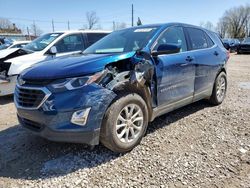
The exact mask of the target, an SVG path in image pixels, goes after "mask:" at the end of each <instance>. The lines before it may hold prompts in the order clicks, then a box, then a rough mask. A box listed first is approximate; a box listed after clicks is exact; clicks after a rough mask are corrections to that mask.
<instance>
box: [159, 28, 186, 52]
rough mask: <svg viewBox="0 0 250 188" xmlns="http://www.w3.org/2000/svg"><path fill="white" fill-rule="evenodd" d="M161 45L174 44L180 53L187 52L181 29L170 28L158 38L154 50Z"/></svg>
mask: <svg viewBox="0 0 250 188" xmlns="http://www.w3.org/2000/svg"><path fill="white" fill-rule="evenodd" d="M162 44H174V45H178V46H180V47H181V50H180V51H181V52H184V51H187V44H186V39H185V35H184V32H183V29H182V27H170V28H168V29H167V30H166V31H164V33H163V34H162V35H161V36H160V38H159V39H158V41H157V44H156V45H155V47H154V50H157V49H158V47H159V46H160V45H162Z"/></svg>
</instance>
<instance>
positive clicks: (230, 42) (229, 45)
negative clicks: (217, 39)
mask: <svg viewBox="0 0 250 188" xmlns="http://www.w3.org/2000/svg"><path fill="white" fill-rule="evenodd" d="M222 41H223V44H224V46H225V48H226V49H227V50H228V51H230V52H236V51H237V49H238V46H239V45H240V40H239V39H230V38H228V39H222Z"/></svg>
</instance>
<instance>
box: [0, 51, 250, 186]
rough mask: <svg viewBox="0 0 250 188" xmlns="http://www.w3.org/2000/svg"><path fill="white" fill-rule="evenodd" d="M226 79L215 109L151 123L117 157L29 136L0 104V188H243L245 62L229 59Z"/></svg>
mask: <svg viewBox="0 0 250 188" xmlns="http://www.w3.org/2000/svg"><path fill="white" fill-rule="evenodd" d="M228 78H229V88H228V93H227V98H226V100H225V101H224V103H223V104H222V105H220V106H216V107H213V106H210V105H209V104H207V103H206V102H205V101H200V102H197V103H195V104H192V105H189V106H187V107H184V108H182V109H179V110H176V111H174V112H171V113H169V114H167V115H164V116H161V117H160V118H157V119H156V120H155V121H154V122H153V123H151V124H150V126H149V129H148V132H147V135H146V136H145V137H144V139H143V140H142V143H141V145H139V146H138V147H136V148H135V149H134V150H133V151H131V152H129V153H127V154H125V155H117V154H113V153H112V152H110V151H109V150H107V149H106V148H104V147H103V146H97V147H95V149H94V150H90V149H87V148H86V147H84V146H82V145H76V144H63V143H53V142H49V141H46V140H44V139H41V138H38V137H36V136H33V135H32V134H30V133H28V132H26V131H25V130H24V129H23V128H22V127H20V126H19V125H18V122H17V119H16V114H15V108H14V104H13V100H12V97H4V98H1V99H0V187H76V186H78V187H93V186H97V187H103V186H108V187H131V186H134V187H141V186H142V185H143V186H146V187H149V186H150V187H160V186H161V187H250V55H231V59H230V61H229V64H228ZM246 82H248V84H249V85H247V83H246Z"/></svg>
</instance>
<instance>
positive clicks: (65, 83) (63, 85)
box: [51, 71, 104, 90]
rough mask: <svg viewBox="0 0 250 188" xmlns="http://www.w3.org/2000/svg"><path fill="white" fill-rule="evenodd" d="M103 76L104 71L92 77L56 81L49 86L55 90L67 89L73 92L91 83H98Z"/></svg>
mask: <svg viewBox="0 0 250 188" xmlns="http://www.w3.org/2000/svg"><path fill="white" fill-rule="evenodd" d="M103 75H104V71H102V72H98V73H96V74H94V75H92V76H83V77H75V78H66V79H61V80H57V81H55V82H54V83H52V84H51V87H52V88H53V89H56V90H61V89H67V90H73V89H78V88H81V87H83V86H85V85H88V84H91V83H93V82H98V81H99V80H100V79H101V78H102V77H103Z"/></svg>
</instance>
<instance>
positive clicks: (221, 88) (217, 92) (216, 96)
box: [209, 72, 227, 105]
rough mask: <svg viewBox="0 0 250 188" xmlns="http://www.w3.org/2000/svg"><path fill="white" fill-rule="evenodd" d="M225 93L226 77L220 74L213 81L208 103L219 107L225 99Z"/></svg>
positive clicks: (222, 73)
mask: <svg viewBox="0 0 250 188" xmlns="http://www.w3.org/2000/svg"><path fill="white" fill-rule="evenodd" d="M226 91H227V75H226V74H225V73H224V72H221V73H220V74H219V75H218V76H217V77H216V79H215V82H214V87H213V93H212V95H211V97H210V99H209V102H210V103H212V104H214V105H219V104H221V103H222V102H223V100H224V98H225V97H226Z"/></svg>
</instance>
